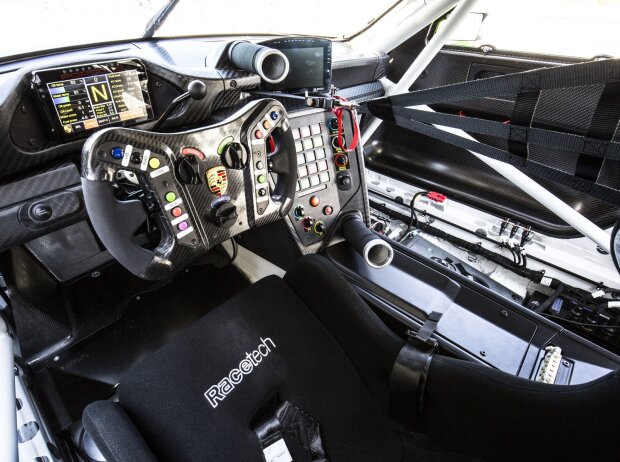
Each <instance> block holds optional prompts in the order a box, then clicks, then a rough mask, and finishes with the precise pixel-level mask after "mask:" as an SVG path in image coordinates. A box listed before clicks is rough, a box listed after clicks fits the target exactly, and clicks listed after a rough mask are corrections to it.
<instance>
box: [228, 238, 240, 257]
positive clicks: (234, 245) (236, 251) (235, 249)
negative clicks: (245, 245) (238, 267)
mask: <svg viewBox="0 0 620 462" xmlns="http://www.w3.org/2000/svg"><path fill="white" fill-rule="evenodd" d="M230 242H231V243H232V248H233V251H232V255H231V257H230V262H229V263H232V262H234V261H235V260H236V259H237V255H238V254H239V244H237V241H235V238H234V237H232V238H231V239H230Z"/></svg>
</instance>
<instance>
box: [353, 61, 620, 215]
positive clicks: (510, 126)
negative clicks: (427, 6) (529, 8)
mask: <svg viewBox="0 0 620 462" xmlns="http://www.w3.org/2000/svg"><path fill="white" fill-rule="evenodd" d="M584 85H604V88H603V91H602V94H601V97H600V99H599V102H598V106H597V107H596V110H595V112H594V114H593V117H592V121H591V124H590V129H589V130H588V132H587V133H586V134H585V136H584V135H582V134H575V133H567V132H566V130H550V129H547V128H546V127H545V128H540V127H536V126H535V125H533V119H534V115H535V114H534V113H535V109H536V106H537V104H538V101H539V99H540V95H541V92H542V91H545V90H555V89H561V88H572V87H579V86H584ZM515 95H516V99H515V107H514V110H513V113H512V115H511V119H510V120H509V121H505V122H504V123H502V122H498V121H493V120H485V119H480V118H471V117H461V116H457V115H454V114H445V113H436V112H430V111H424V110H420V109H415V108H411V107H408V106H423V105H429V104H436V103H454V102H456V101H463V100H472V99H480V98H486V97H500V96H515ZM577 103H578V101H577ZM364 104H365V106H366V108H367V109H368V112H369V113H370V114H372V115H374V116H375V117H378V118H380V119H382V120H384V121H388V122H391V123H393V124H395V125H398V126H401V127H404V128H407V129H409V130H413V131H416V132H418V133H421V134H423V135H426V136H429V137H432V138H435V139H437V140H439V141H443V142H445V143H448V144H451V145H453V146H457V147H459V148H462V149H467V150H470V151H472V152H475V153H477V154H480V155H483V156H486V157H490V158H493V159H495V160H499V161H501V162H505V163H508V164H511V165H513V166H515V167H517V168H519V169H520V170H521V171H523V172H524V173H526V174H528V175H530V176H535V177H538V178H542V179H545V180H549V181H552V182H555V183H558V184H561V185H563V186H566V187H569V188H572V189H575V190H578V191H582V192H585V193H588V194H590V195H592V196H594V197H597V198H599V199H601V200H604V201H606V202H609V203H612V204H616V205H618V204H620V185H618V186H617V187H616V185H613V184H612V185H607V184H602V183H599V182H598V180H599V178H600V177H601V175H600V173H601V171H602V169H603V168H604V165H605V163H604V161H605V160H606V159H609V160H614V161H618V160H620V143H617V142H614V141H613V140H614V136H615V132H616V130H617V126H618V120H619V119H620V60H604V61H594V62H588V63H581V64H575V65H571V66H559V67H554V68H542V69H536V70H531V71H527V72H522V73H515V74H508V75H503V76H498V77H491V78H487V79H480V80H476V81H473V82H463V83H458V84H453V85H446V86H443V87H437V88H431V89H426V90H418V91H414V92H410V93H405V94H401V95H394V96H389V97H385V98H379V99H376V100H371V101H367V102H366V103H364ZM431 124H433V125H438V126H444V127H452V128H458V129H461V130H464V131H465V132H470V133H475V134H479V135H487V136H491V137H494V138H498V139H503V140H506V141H507V144H508V150H506V149H501V148H498V147H496V146H493V145H490V144H487V143H484V142H478V141H475V140H472V139H469V138H467V137H463V136H459V135H456V134H454V133H449V132H447V131H445V130H441V129H439V128H436V127H434V126H433V125H431ZM529 145H536V146H542V147H546V148H549V149H552V150H556V151H562V152H566V153H567V155H568V153H573V155H574V154H578V155H579V156H578V159H577V161H576V162H575V163H574V165H575V166H574V170H573V171H570V172H569V171H566V169H560V168H556V167H555V166H553V165H555V162H554V161H553V160H550V163H551V164H552V165H545V164H543V163H541V161H540V159H538V158H536V159H535V160H533V159H529V158H528V148H529ZM556 160H557V159H556ZM570 164H571V162H564V163H563V164H562V165H570Z"/></svg>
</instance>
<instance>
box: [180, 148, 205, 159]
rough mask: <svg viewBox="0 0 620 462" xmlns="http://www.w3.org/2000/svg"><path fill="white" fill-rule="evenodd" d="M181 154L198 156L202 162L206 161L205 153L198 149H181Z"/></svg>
mask: <svg viewBox="0 0 620 462" xmlns="http://www.w3.org/2000/svg"><path fill="white" fill-rule="evenodd" d="M181 154H183V155H184V156H196V157H198V158H199V159H200V160H205V154H204V152H202V151H201V150H200V149H197V148H192V147H185V148H183V149H181Z"/></svg>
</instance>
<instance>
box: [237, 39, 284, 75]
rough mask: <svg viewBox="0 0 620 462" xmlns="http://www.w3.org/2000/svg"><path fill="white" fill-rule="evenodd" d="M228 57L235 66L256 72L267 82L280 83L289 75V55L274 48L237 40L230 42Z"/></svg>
mask: <svg viewBox="0 0 620 462" xmlns="http://www.w3.org/2000/svg"><path fill="white" fill-rule="evenodd" d="M228 57H229V58H230V62H231V63H232V64H233V65H234V66H235V67H237V68H239V69H243V70H244V71H249V72H254V73H256V74H258V75H260V77H261V78H262V79H263V80H264V81H265V82H267V83H271V84H274V83H280V82H282V81H283V80H284V79H285V78H286V76H287V75H288V71H289V63H288V59H287V57H286V56H285V55H284V54H283V53H282V52H281V51H279V50H275V49H273V48H268V47H264V46H262V45H256V44H254V43H250V42H244V41H236V42H232V43H231V44H230V47H229V48H228Z"/></svg>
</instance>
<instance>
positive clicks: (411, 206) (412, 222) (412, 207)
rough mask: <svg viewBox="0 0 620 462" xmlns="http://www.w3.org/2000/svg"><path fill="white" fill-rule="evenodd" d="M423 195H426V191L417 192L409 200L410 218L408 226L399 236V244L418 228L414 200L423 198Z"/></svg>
mask: <svg viewBox="0 0 620 462" xmlns="http://www.w3.org/2000/svg"><path fill="white" fill-rule="evenodd" d="M425 194H428V191H418V192H417V193H415V194H414V195H413V198H412V199H411V202H410V203H409V210H410V211H411V216H410V218H409V225H408V226H407V229H406V230H405V232H404V233H403V235H402V236H401V238H400V240H399V242H402V241H403V240H404V239H405V238H406V237H407V235H408V234H409V233H410V232H411V230H412V229H414V228H418V224H419V223H418V215H417V214H416V211H415V200H416V199H417V198H418V197H419V196H423V195H425Z"/></svg>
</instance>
